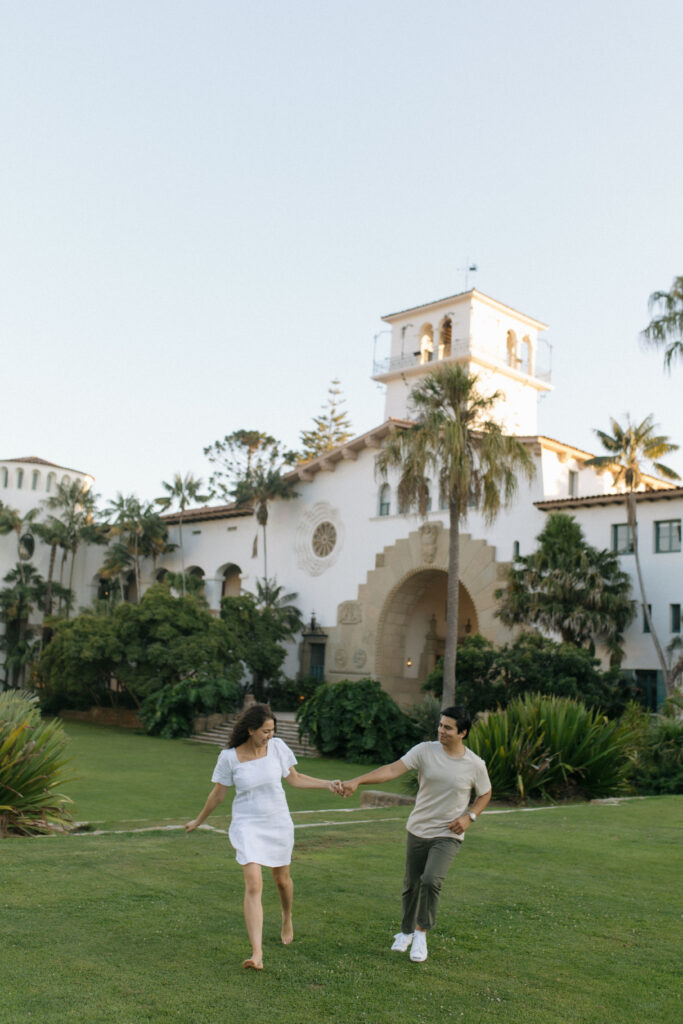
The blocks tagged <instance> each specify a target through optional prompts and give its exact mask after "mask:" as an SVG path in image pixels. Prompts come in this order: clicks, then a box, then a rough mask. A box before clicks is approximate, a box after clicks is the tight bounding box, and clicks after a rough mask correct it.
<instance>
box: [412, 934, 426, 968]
mask: <svg viewBox="0 0 683 1024" xmlns="http://www.w3.org/2000/svg"><path fill="white" fill-rule="evenodd" d="M410 959H411V960H412V961H413V963H417V964H421V963H422V961H423V960H426V959H427V932H418V931H416V932H414V933H413V948H412V949H411V951H410Z"/></svg>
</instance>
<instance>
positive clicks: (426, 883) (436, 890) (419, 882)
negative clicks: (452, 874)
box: [401, 832, 460, 935]
mask: <svg viewBox="0 0 683 1024" xmlns="http://www.w3.org/2000/svg"><path fill="white" fill-rule="evenodd" d="M407 836H408V839H407V843H406V873H405V877H404V879H403V921H402V924H401V931H402V932H405V934H406V935H410V934H411V933H412V932H414V931H415V927H416V925H417V926H418V927H419V928H421V929H422V930H423V931H429V929H430V928H433V927H434V920H435V918H436V910H437V907H438V906H439V896H440V895H441V886H442V885H443V880H444V878H445V877H446V874H447V872H448V869H449V867H450V866H451V864H452V863H453V858H454V857H455V855H456V853H457V852H458V850H459V849H460V840H459V839H456V838H455V837H453V838H451V837H450V836H448V837H447V836H439V837H437V838H436V839H420V837H419V836H414V835H413V834H412V832H408V833H407Z"/></svg>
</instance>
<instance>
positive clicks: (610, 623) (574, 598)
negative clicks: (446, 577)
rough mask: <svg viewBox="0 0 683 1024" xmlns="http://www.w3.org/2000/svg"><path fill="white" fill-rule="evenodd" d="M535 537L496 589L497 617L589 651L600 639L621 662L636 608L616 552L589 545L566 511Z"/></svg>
mask: <svg viewBox="0 0 683 1024" xmlns="http://www.w3.org/2000/svg"><path fill="white" fill-rule="evenodd" d="M536 540H537V541H538V547H537V548H536V550H535V551H534V552H532V554H530V555H522V556H521V557H519V558H517V559H516V561H515V563H514V565H513V566H511V567H510V569H509V570H508V573H507V587H506V588H505V589H501V590H498V591H496V597H497V598H499V600H500V601H501V605H500V608H499V610H498V612H497V614H498V616H499V617H500V618H501V619H502V621H503V622H504V623H505V624H506V625H507V626H513V625H517V624H519V623H523V624H524V625H531V626H540V627H541V629H544V630H547V631H549V632H551V633H556V634H559V636H561V637H562V640H563V641H564V642H565V643H570V644H575V645H576V646H577V647H586V648H588V650H590V651H591V653H594V651H595V644H596V642H602V643H605V644H606V645H607V648H608V650H609V652H610V658H611V663H612V665H619V664H620V663H621V661H622V659H623V656H624V651H623V646H622V645H623V639H624V637H623V634H624V630H625V629H626V627H627V626H628V625H629V623H631V622H632V621H633V618H634V615H635V607H634V602H633V601H632V600H631V598H630V590H631V578H630V576H629V575H628V573H626V572H624V571H623V570H622V569H621V568H620V566H619V560H618V558H617V556H616V555H614V554H612V552H611V551H599V550H598V549H597V548H594V547H591V545H590V544H588V543H587V541H586V538H585V537H584V535H583V531H582V529H581V527H580V526H579V524H578V523H577V522H576V520H575V519H574V517H573V516H568V515H565V514H564V513H562V512H551V514H550V515H549V516H548V519H547V521H546V524H545V526H544V527H543V530H542V531H541V533H539V535H538V537H537V538H536Z"/></svg>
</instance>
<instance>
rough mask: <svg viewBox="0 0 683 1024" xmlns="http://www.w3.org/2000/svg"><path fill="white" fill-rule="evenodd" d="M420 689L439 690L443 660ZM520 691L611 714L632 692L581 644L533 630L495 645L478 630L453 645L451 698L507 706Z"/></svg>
mask: <svg viewBox="0 0 683 1024" xmlns="http://www.w3.org/2000/svg"><path fill="white" fill-rule="evenodd" d="M423 689H425V690H431V691H432V692H433V693H435V694H437V696H438V695H440V694H441V692H442V689H443V664H442V662H440V663H439V664H438V665H437V667H436V668H435V669H434V671H433V672H432V673H431V674H430V675H429V676H428V677H427V679H426V681H425V683H424V684H423ZM524 693H543V694H546V695H548V696H551V695H554V696H557V697H571V698H574V699H575V700H581V701H584V702H585V703H586V704H588V705H590V706H591V707H593V708H599V709H600V710H601V711H602V712H603V713H604V714H607V715H609V716H610V717H612V716H614V717H616V716H618V715H620V714H621V713H622V712H623V710H624V708H625V707H626V704H627V703H628V701H629V700H630V699H631V697H632V696H633V685H632V683H631V682H630V681H629V680H627V679H625V678H624V677H623V676H622V674H621V673H620V672H619V670H618V669H614V668H613V669H609V670H608V671H606V672H603V671H602V670H601V668H600V663H599V661H598V659H597V658H596V657H594V655H593V654H591V653H590V651H588V650H586V649H585V648H582V647H576V646H575V645H574V644H567V643H557V642H556V641H555V640H550V639H548V638H547V637H544V636H540V635H539V634H537V633H522V634H521V635H520V636H518V637H517V638H516V639H515V640H514V641H513V642H512V643H511V644H505V645H504V646H503V647H500V648H496V647H494V645H493V644H492V643H491V642H490V641H488V640H485V639H484V637H483V636H479V635H475V636H470V637H467V638H466V639H465V640H464V641H463V642H462V643H461V644H459V645H458V663H457V682H456V699H457V702H458V703H460V704H464V705H465V707H466V708H468V710H469V711H470V713H471V714H473V715H474V714H476V713H477V712H479V711H490V710H493V709H494V708H496V707H501V708H504V707H507V705H508V703H509V702H510V701H511V700H514V699H515V698H516V697H520V696H521V695H522V694H524Z"/></svg>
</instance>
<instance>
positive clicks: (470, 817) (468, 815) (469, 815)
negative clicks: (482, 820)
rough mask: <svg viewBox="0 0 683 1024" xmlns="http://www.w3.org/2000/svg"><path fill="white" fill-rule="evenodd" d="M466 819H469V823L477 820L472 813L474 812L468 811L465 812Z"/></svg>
mask: <svg viewBox="0 0 683 1024" xmlns="http://www.w3.org/2000/svg"><path fill="white" fill-rule="evenodd" d="M467 817H468V818H469V819H470V821H476V820H477V816H476V814H475V813H474V811H468V812H467Z"/></svg>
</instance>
